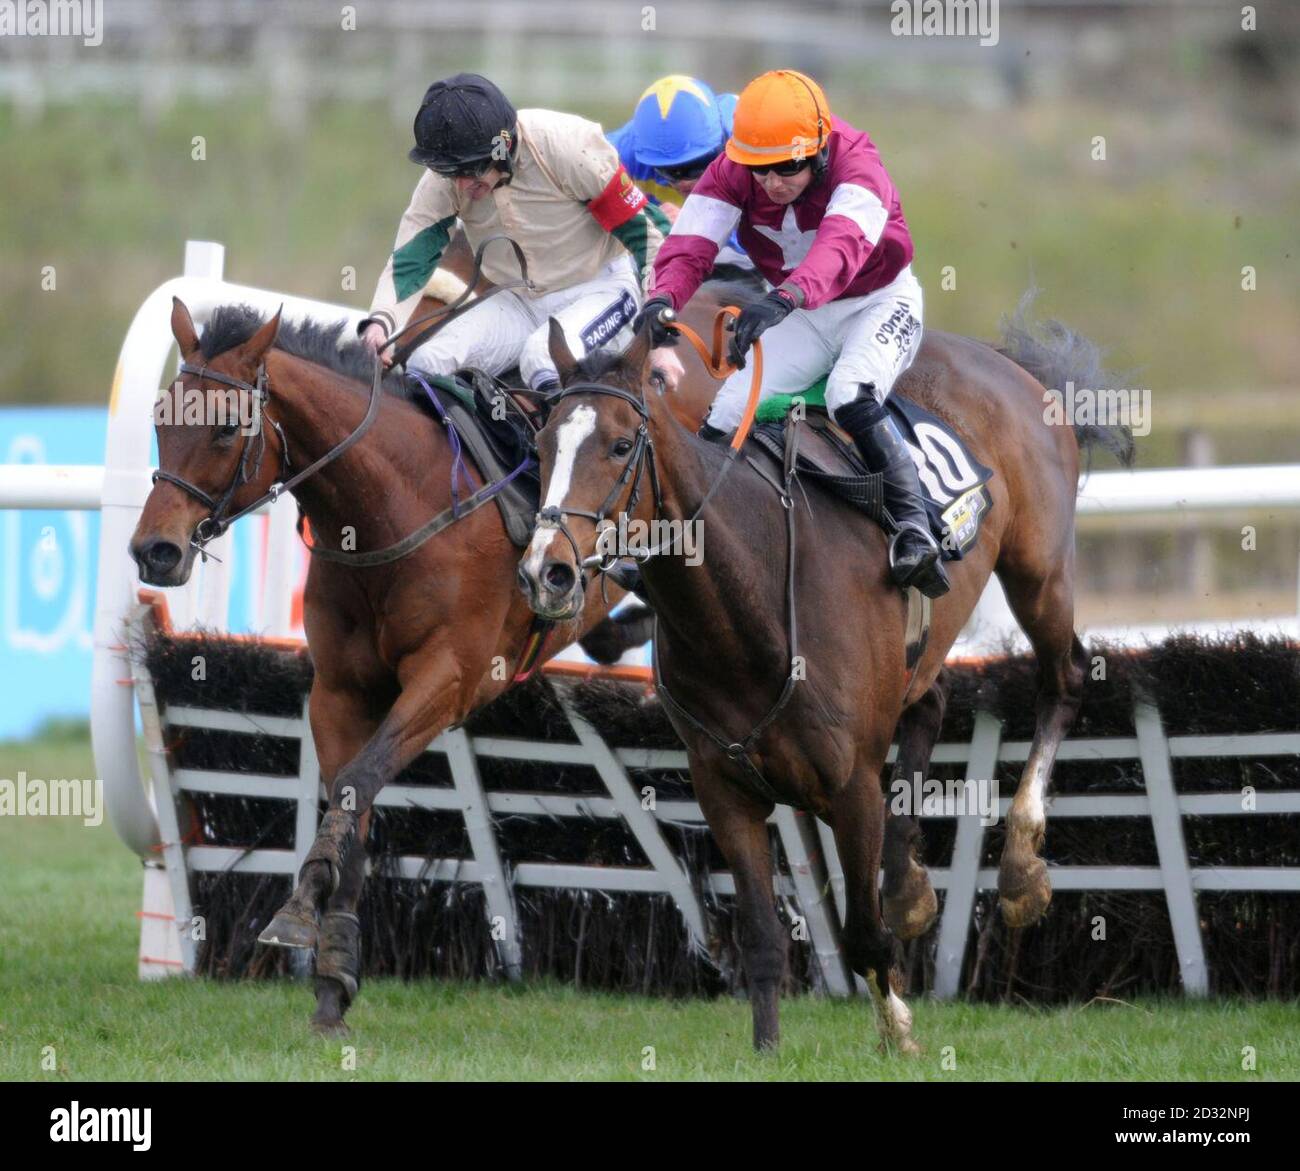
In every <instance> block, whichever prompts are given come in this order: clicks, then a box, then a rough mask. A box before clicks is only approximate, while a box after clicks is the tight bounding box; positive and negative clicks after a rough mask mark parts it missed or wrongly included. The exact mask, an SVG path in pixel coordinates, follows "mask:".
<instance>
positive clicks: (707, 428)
mask: <svg viewBox="0 0 1300 1171" xmlns="http://www.w3.org/2000/svg"><path fill="white" fill-rule="evenodd" d="M695 434H696V435H698V436H699V437H700V438H701V439H703V440H704V441H705V442H706V443H721V442H722V441H723V440H724V439H726V437H727V436H728V435H730V434H731V432H730V431H720V430H718V428H717V427H715V426H714V425H713V424H712V423H710V422H709V421H708V420H707V419H706V420H705V421H704V422H703V423H701V424H700V429H699V430H698V431H696V432H695Z"/></svg>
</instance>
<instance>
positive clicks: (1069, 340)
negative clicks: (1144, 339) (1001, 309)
mask: <svg viewBox="0 0 1300 1171" xmlns="http://www.w3.org/2000/svg"><path fill="white" fill-rule="evenodd" d="M1037 296H1038V289H1037V288H1035V287H1034V286H1032V285H1031V286H1030V287H1029V288H1028V289H1026V290H1025V294H1024V296H1023V297H1021V298H1020V304H1018V305H1017V306H1016V310H1015V312H1014V313H1012V314H1009V315H1007V316H1004V317H1003V318H1002V344H1001V345H999V346H998V347H996V348H997V351H998V353H1000V354H1002V355H1004V356H1005V357H1008V358H1010V359H1011V360H1012V361H1013V362H1014V363H1015V364H1016V365H1017V366H1020V367H1021V368H1022V369H1024V370H1027V371H1028V372H1029V373H1030V374H1032V375H1033V376H1034V377H1035V378H1037V379H1038V381H1039V382H1041V383H1042V384H1043V386H1044V387H1046V388H1047V389H1049V390H1054V391H1056V392H1058V393H1061V392H1063V391H1064V390H1065V384H1066V383H1067V382H1073V383H1074V384H1075V386H1081V387H1082V386H1086V387H1090V388H1093V389H1099V388H1101V387H1107V386H1114V385H1116V383H1115V381H1114V378H1113V376H1112V375H1109V374H1108V373H1107V372H1106V369H1105V367H1104V365H1103V363H1102V351H1101V347H1100V346H1098V345H1097V343H1096V342H1094V341H1090V340H1089V339H1088V338H1086V337H1084V336H1083V334H1081V333H1077V332H1076V331H1075V330H1073V329H1071V328H1070V327H1069V326H1068V325H1063V324H1061V322H1059V321H1053V320H1050V319H1049V320H1046V321H1034V320H1033V319H1032V318H1031V316H1030V310H1031V309H1032V308H1033V304H1034V298H1035V297H1037ZM1074 435H1075V438H1076V439H1077V440H1078V441H1079V447H1080V448H1081V449H1082V450H1084V451H1086V452H1087V453H1088V466H1089V468H1090V469H1091V466H1092V452H1093V450H1094V449H1095V448H1097V447H1102V448H1105V450H1106V451H1109V452H1110V453H1111V455H1113V456H1114V457H1115V458H1116V459H1117V460H1119V462H1120V463H1121V464H1122V465H1123V466H1124V467H1126V468H1131V467H1132V466H1133V458H1134V445H1133V431H1132V428H1130V427H1129V426H1128V424H1127V423H1076V424H1075V425H1074Z"/></svg>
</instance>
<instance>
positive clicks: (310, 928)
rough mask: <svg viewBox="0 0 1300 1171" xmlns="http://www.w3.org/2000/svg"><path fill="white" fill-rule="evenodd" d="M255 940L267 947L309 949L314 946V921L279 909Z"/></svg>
mask: <svg viewBox="0 0 1300 1171" xmlns="http://www.w3.org/2000/svg"><path fill="white" fill-rule="evenodd" d="M257 942H258V943H264V944H266V945H267V947H300V948H303V949H305V950H308V951H310V950H311V949H313V948H314V947H315V946H316V923H315V921H314V920H312V919H308V918H307V917H306V916H304V915H299V914H297V913H296V912H294V911H285V910H280V911H277V912H276V915H275V918H274V919H272V920H271V921H270V922H269V923H268V924H267V925H266V928H265V929H264V930H263V931H262V934H261V935H259V936H258V937H257Z"/></svg>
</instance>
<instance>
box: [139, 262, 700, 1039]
mask: <svg viewBox="0 0 1300 1171" xmlns="http://www.w3.org/2000/svg"><path fill="white" fill-rule="evenodd" d="M462 259H463V258H462ZM433 304H434V305H436V304H437V302H434V303H433ZM171 328H172V334H173V336H174V337H175V339H176V344H177V346H178V347H179V350H180V355H181V359H182V361H183V362H184V363H185V364H186V365H187V366H188V367H190V368H191V369H190V370H189V371H188V372H185V373H184V374H183V376H182V377H181V378H179V379H178V380H176V382H174V383H173V384H172V385H171V386H170V387H169V388H168V389H167V390H166V391H165V392H164V397H166V398H170V399H171V402H172V404H176V409H175V410H174V411H172V412H170V413H169V415H168V416H167V421H166V422H159V423H158V425H157V428H156V430H157V438H158V453H159V473H158V478H157V479H156V481H155V484H154V487H153V489H152V491H151V492H150V494H149V496H148V498H147V500H146V501H145V504H144V508H143V511H142V512H141V515H140V519H139V521H138V523H137V525H136V529H135V532H134V534H133V535H132V540H131V544H130V550H131V555H132V556H133V558H134V559H135V561H136V563H137V566H138V568H139V573H140V577H141V580H142V581H144V582H146V583H148V584H152V585H158V586H163V587H168V586H179V585H183V584H185V582H186V581H188V580H189V577H190V573H191V571H192V568H193V562H194V557H195V555H196V551H197V547H198V545H197V543H196V541H195V537H196V534H197V533H199V532H200V531H202V529H203V528H204V526H205V525H207V524H208V523H209V519H210V517H211V515H212V512H213V505H214V503H216V502H218V501H220V500H221V499H222V497H223V495H225V496H226V500H225V505H226V512H227V515H233V514H234V513H236V512H238V511H240V510H242V509H244V508H246V507H248V506H249V505H250V504H251V503H253V502H256V501H257V500H258V499H259V498H260V497H262V496H263V495H264V494H265V493H266V492H267V491H268V489H269V487H270V485H271V484H272V483H274V482H276V481H281V482H283V481H284V480H285V479H286V478H287V477H288V475H289V471H290V470H291V469H294V468H298V469H303V468H305V467H306V466H307V465H310V464H311V463H312V462H313V461H315V460H316V459H318V458H320V457H322V456H323V455H324V454H325V453H328V452H329V451H330V450H331V449H333V448H334V446H335V445H336V444H338V443H340V442H341V441H343V440H344V439H345V437H346V436H348V435H349V434H350V433H352V432H353V431H354V430H355V429H356V428H357V426H358V424H359V422H360V421H361V420H362V418H363V416H365V415H366V414H367V397H366V387H367V385H368V384H369V383H370V382H371V379H372V374H373V371H374V363H373V360H372V358H371V357H370V355H369V354H368V353H366V352H365V351H363V349H362V348H361V347H360V346H359V345H358V344H356V343H352V344H350V345H345V346H342V347H340V346H339V340H340V336H341V330H342V328H343V326H342V323H336V324H334V325H332V326H330V325H321V324H319V323H312V322H306V323H289V322H281V320H280V315H279V314H277V315H276V316H275V317H274V318H272V319H271V320H269V321H263V320H262V317H261V315H260V314H258V313H256V312H255V311H253V310H251V309H248V308H247V307H241V306H226V307H223V308H221V309H218V310H217V311H216V313H215V314H214V315H213V317H212V319H211V321H210V322H209V324H208V325H207V327H206V329H205V331H204V334H203V337H202V339H201V340H200V338H199V336H198V334H197V332H196V330H195V327H194V323H193V320H192V318H191V316H190V313H189V310H188V309H187V308H186V306H185V305H184V304H183V303H182V302H181V301H179V300H175V301H173V306H172V314H171ZM259 373H261V374H262V375H263V377H262V378H261V379H259ZM232 390H233V391H234V392H235V393H236V394H237V395H238V396H240V398H241V399H244V400H245V401H247V400H248V399H249V398H250V397H254V398H255V397H259V396H260V397H262V399H263V401H262V406H261V407H260V408H259V411H258V414H257V418H258V419H259V426H258V428H257V431H256V434H249V435H244V436H242V437H241V434H240V433H239V431H240V429H239V428H238V427H236V426H234V425H233V423H227V424H225V425H223V424H222V423H220V422H212V421H211V420H213V419H215V418H218V417H219V413H218V412H217V411H216V409H215V407H216V403H217V400H218V396H220V395H222V394H226V395H229V393H230V392H231V391H232ZM196 391H202V393H203V395H204V397H205V400H206V405H207V406H208V407H209V408H210V409H208V410H205V411H204V412H202V413H201V415H202V420H203V421H195V422H186V421H185V420H186V419H187V418H190V417H191V416H189V415H188V414H187V413H186V412H185V411H184V410H182V409H181V407H180V405H179V403H180V396H183V395H186V394H189V395H191V396H192V395H193V394H194V393H195V392H196ZM712 393H713V386H712V384H711V383H710V381H709V379H708V378H707V376H706V375H703V374H702V371H700V372H696V374H695V375H694V376H693V378H691V379H688V380H687V381H686V383H684V384H683V387H682V390H681V393H680V394H679V395H678V396H677V400H676V404H675V409H677V410H679V411H680V412H681V413H682V418H683V420H684V422H686V424H687V425H689V426H691V427H694V426H696V425H697V424H698V422H699V420H700V419H702V418H703V415H704V412H705V411H706V410H707V409H708V405H709V402H710V400H711V397H712ZM380 400H381V401H380V402H379V404H378V406H379V409H378V411H377V413H376V414H375V416H374V422H373V424H372V425H371V426H370V429H369V430H368V431H367V432H366V434H365V435H364V437H363V438H362V439H361V440H360V441H359V442H358V443H357V444H356V446H355V447H352V448H351V449H350V450H348V451H346V452H345V453H344V454H342V455H341V456H339V458H337V459H336V460H335V461H333V462H331V463H329V464H328V465H327V466H324V467H322V468H321V469H320V470H319V472H317V473H316V474H314V475H312V476H310V478H308V479H306V480H304V481H303V482H302V483H301V484H299V485H298V486H297V487H295V488H294V489H293V495H294V496H295V497H296V498H297V501H298V503H299V505H300V507H301V509H302V510H303V512H304V514H305V515H306V517H307V520H308V522H309V524H310V531H311V533H312V535H313V538H314V539H315V540H317V541H318V542H321V543H323V544H325V545H326V546H329V547H337V546H338V545H339V544H340V543H341V541H342V539H343V538H344V537H345V535H346V534H347V533H348V532H349V531H350V532H351V533H352V537H353V540H354V543H355V547H356V549H357V550H359V551H363V552H364V551H365V550H369V549H375V548H378V547H382V546H387V545H388V544H389V543H390V542H393V541H396V540H398V539H399V538H403V537H405V536H406V535H407V534H408V533H411V532H412V531H413V530H416V529H417V528H419V527H421V526H422V525H423V524H424V523H425V522H427V521H428V520H429V519H430V518H432V517H436V516H438V515H440V514H443V513H444V512H445V510H447V508H448V506H449V505H450V503H451V479H452V466H453V452H452V448H451V444H450V442H449V439H448V436H447V433H446V431H445V430H444V429H443V427H442V426H441V425H440V424H439V423H438V422H437V421H435V420H434V419H433V418H432V417H431V416H430V415H429V414H428V413H427V412H426V411H425V410H423V409H421V408H419V407H416V406H415V405H413V404H412V403H411V402H409V401H408V400H407V399H406V397H405V394H404V392H403V390H402V386H401V383H400V381H399V379H398V377H397V375H395V374H392V375H388V376H385V378H384V379H383V384H382V389H381V392H380ZM226 401H229V400H228V399H227V400H226ZM169 405H170V404H169ZM250 452H255V456H254V458H253V459H250V457H249V453H250ZM470 471H471V474H472V473H474V472H476V471H477V469H470ZM481 482H482V481H481V477H478V476H476V475H475V476H474V479H473V482H472V484H471V488H477V487H478V486H479V485H480V484H481ZM516 560H517V551H516V549H515V547H514V546H513V545H512V543H511V542H510V540H509V538H508V536H507V534H506V531H505V527H504V524H503V521H502V518H501V515H500V512H499V510H498V509H497V508H496V507H495V506H494V505H490V504H489V505H488V506H486V507H481V508H478V509H477V510H476V511H474V512H472V513H470V514H469V515H466V516H463V517H462V519H460V520H459V521H457V522H456V523H455V524H454V525H451V526H450V527H449V528H447V529H445V530H444V531H442V532H439V533H437V534H436V535H435V536H433V537H432V539H430V540H429V541H428V542H427V543H425V544H423V545H421V546H420V547H419V548H418V549H415V550H414V551H413V552H411V553H410V555H409V556H406V557H404V558H403V559H401V560H397V561H393V562H392V563H389V564H384V565H374V566H368V567H356V566H353V565H348V564H341V563H338V562H336V561H331V560H325V559H323V558H321V557H313V558H312V562H311V567H310V570H309V572H308V576H307V582H306V588H305V593H304V599H303V625H304V627H305V630H306V635H307V643H308V647H309V650H310V653H311V657H312V661H313V664H314V666H315V677H314V680H313V683H312V689H311V694H310V697H309V705H308V712H309V718H310V724H311V732H312V737H313V739H314V741H315V745H316V754H317V756H318V758H319V761H320V770H321V778H322V780H323V782H324V784H325V785H326V788H327V790H328V792H329V794H330V803H329V809H328V811H327V813H326V815H325V818H324V820H323V821H322V823H321V826H320V830H319V832H318V835H317V839H316V842H315V844H314V845H313V848H312V851H311V853H310V854H309V856H308V858H309V860H308V861H307V862H306V863H305V864H304V866H303V869H302V873H301V875H300V878H299V882H298V885H297V887H296V889H295V890H294V892H293V894H292V896H291V897H290V899H289V900H288V902H287V903H286V904H285V905H284V907H283V908H282V909H281V911H280V912H279V914H277V916H276V917H275V918H274V919H273V920H272V922H271V923H270V924H269V925H268V927H267V929H266V930H265V931H264V932H263V941H264V942H274V943H276V944H279V945H282V946H290V947H299V948H311V947H313V946H315V947H317V949H318V961H317V969H316V981H315V994H316V1010H315V1014H314V1016H313V1018H312V1023H313V1026H314V1027H315V1028H317V1029H318V1030H320V1031H324V1032H332V1031H342V1030H344V1028H345V1026H344V1023H343V1017H344V1014H345V1013H346V1011H347V1009H348V1007H349V1005H350V1004H351V1002H352V1000H353V999H354V998H355V996H356V994H357V991H358V987H359V973H360V927H359V921H358V919H357V915H356V909H357V904H358V901H359V899H360V895H361V890H362V885H363V882H364V876H365V863H366V854H365V841H366V837H367V834H368V830H369V823H370V809H371V805H372V803H373V801H374V797H375V795H376V794H377V793H378V792H379V790H380V789H381V788H382V787H383V786H384V784H386V783H387V782H388V781H390V780H391V779H392V778H393V777H394V776H396V775H397V774H398V773H399V772H400V771H401V770H402V769H403V768H405V767H406V765H407V764H409V763H410V761H411V760H412V759H413V758H414V757H416V756H417V755H418V754H420V753H421V752H423V751H424V749H425V748H426V747H427V746H428V744H429V743H430V741H431V740H433V739H434V738H435V737H436V736H438V735H439V734H440V733H441V732H442V731H444V730H445V729H446V728H448V727H450V726H452V725H453V724H457V723H460V722H462V721H463V720H465V719H466V718H467V716H468V715H469V714H470V713H471V712H472V711H474V710H475V709H477V708H478V707H480V706H482V705H483V704H486V703H488V702H490V701H491V700H492V699H494V698H496V696H498V695H499V694H501V693H502V692H503V691H504V690H505V689H506V688H507V687H509V686H510V684H511V681H512V678H513V675H514V673H515V667H516V665H517V664H518V663H519V662H520V660H521V657H522V656H523V654H524V652H525V647H526V645H527V644H528V642H529V639H530V632H531V631H532V628H533V622H534V616H533V614H532V612H531V610H530V609H529V607H528V606H527V604H526V603H525V602H524V600H523V599H522V598H521V597H520V596H519V594H518V592H517V590H516V588H515V584H514V581H515V563H516ZM621 597H623V592H622V591H621V590H618V589H616V588H611V589H610V590H609V600H610V604H613V603H616V602H617V601H618V600H619V599H620V598H621ZM607 609H608V607H607V605H606V603H605V602H604V600H603V599H602V601H601V602H599V603H593V604H592V605H591V606H590V607H589V608H588V611H587V612H586V613H584V615H583V616H582V618H581V619H580V620H575V621H573V622H564V623H560V624H558V625H556V626H555V627H553V628H552V630H551V632H550V634H549V635H548V641H547V644H546V645H547V648H548V653H554V652H556V651H558V650H560V649H562V648H563V647H564V646H566V645H568V644H569V643H571V642H572V641H574V640H575V639H576V638H578V637H580V636H582V635H585V634H587V633H589V632H591V631H593V629H594V628H597V627H599V626H600V624H601V622H602V620H603V619H604V617H605V614H606V613H607ZM503 668H504V669H503ZM322 912H323V916H322V914H321V913H322Z"/></svg>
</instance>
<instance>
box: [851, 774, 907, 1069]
mask: <svg viewBox="0 0 1300 1171" xmlns="http://www.w3.org/2000/svg"><path fill="white" fill-rule="evenodd" d="M883 766H884V761H883V760H881V759H877V760H875V761H874V762H872V766H871V767H866V768H860V769H858V770H855V772H854V773H853V775H852V776H851V777H850V778H849V781H848V783H847V784H846V785H844V786H843V787H842V788H841V789H840V790H839V791H838V792H837V793H836V794H835V796H834V797H833V798H832V800H831V828H832V830H833V831H834V833H835V848H836V850H837V851H838V852H839V855H840V865H841V866H842V867H843V869H844V899H845V904H846V914H845V916H844V950H845V955H846V956H847V957H848V961H849V965H850V966H851V967H852V968H853V970H854V971H855V972H856V973H857V974H858V975H859V976H861V977H862V978H863V979H864V980H866V982H867V989H868V991H869V992H870V993H871V1000H872V1003H873V1004H874V1006H875V1012H876V1027H877V1029H878V1031H879V1033H880V1043H881V1049H882V1051H884V1052H897V1053H905V1054H912V1053H919V1052H920V1047H919V1046H918V1045H917V1043H916V1041H915V1040H913V1038H912V1013H911V1010H910V1009H909V1008H908V1007H907V1005H906V1004H905V1003H904V1002H903V999H902V997H901V996H900V995H899V994H898V993H897V992H896V991H895V989H894V984H895V973H894V966H895V964H894V961H895V958H896V955H897V951H898V947H897V943H896V941H895V939H894V936H893V935H892V934H891V933H890V931H889V928H887V927H886V926H885V923H884V920H883V919H882V918H881V912H880V891H879V887H878V880H879V872H880V855H881V848H882V844H883V840H884V830H885V802H884V797H883V795H882V794H881V791H880V774H881V770H882V768H883Z"/></svg>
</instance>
